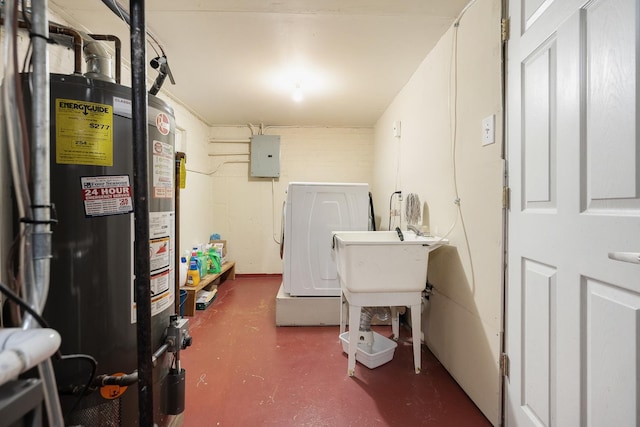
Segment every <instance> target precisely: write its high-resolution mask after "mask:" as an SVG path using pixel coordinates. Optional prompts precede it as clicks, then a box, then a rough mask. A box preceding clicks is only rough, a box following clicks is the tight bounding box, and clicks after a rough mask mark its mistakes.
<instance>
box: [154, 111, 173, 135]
mask: <svg viewBox="0 0 640 427" xmlns="http://www.w3.org/2000/svg"><path fill="white" fill-rule="evenodd" d="M156 128H158V132H160V133H161V134H162V135H168V134H169V131H170V130H171V124H170V123H169V116H167V115H166V114H165V113H160V114H158V115H157V116H156Z"/></svg>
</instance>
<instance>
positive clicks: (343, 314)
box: [340, 292, 348, 334]
mask: <svg viewBox="0 0 640 427" xmlns="http://www.w3.org/2000/svg"><path fill="white" fill-rule="evenodd" d="M347 305H348V304H347V299H346V298H345V297H344V293H343V292H340V333H341V334H342V333H343V332H344V331H346V330H347V328H346V326H347Z"/></svg>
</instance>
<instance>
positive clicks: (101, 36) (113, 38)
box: [89, 34, 122, 84]
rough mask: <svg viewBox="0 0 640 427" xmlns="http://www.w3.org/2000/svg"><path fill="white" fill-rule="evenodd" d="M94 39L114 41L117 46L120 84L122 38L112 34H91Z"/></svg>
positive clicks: (117, 70)
mask: <svg viewBox="0 0 640 427" xmlns="http://www.w3.org/2000/svg"><path fill="white" fill-rule="evenodd" d="M89 37H91V38H92V39H94V40H105V41H109V42H114V44H115V48H116V83H118V84H120V68H121V65H122V54H121V51H122V43H121V42H120V39H119V38H118V37H116V36H114V35H112V34H89Z"/></svg>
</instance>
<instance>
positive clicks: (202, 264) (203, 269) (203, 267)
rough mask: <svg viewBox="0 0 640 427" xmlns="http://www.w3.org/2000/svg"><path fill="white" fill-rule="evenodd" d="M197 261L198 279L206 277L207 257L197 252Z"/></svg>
mask: <svg viewBox="0 0 640 427" xmlns="http://www.w3.org/2000/svg"><path fill="white" fill-rule="evenodd" d="M197 256H198V260H200V277H201V278H202V277H204V276H206V275H207V270H208V268H209V266H208V264H207V257H206V256H205V255H204V254H203V253H202V251H200V250H199V251H197Z"/></svg>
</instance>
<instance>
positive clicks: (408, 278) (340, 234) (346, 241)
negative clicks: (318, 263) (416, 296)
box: [333, 231, 448, 293]
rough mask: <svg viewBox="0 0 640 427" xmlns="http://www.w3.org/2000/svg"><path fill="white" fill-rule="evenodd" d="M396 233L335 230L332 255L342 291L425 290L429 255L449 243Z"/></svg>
mask: <svg viewBox="0 0 640 427" xmlns="http://www.w3.org/2000/svg"><path fill="white" fill-rule="evenodd" d="M403 237H404V240H403V241H401V240H400V236H399V235H398V233H397V232H396V231H336V232H334V233H333V253H334V255H335V258H336V265H337V269H338V278H339V279H340V286H341V287H342V289H344V290H347V291H349V292H351V293H360V292H378V293H379V292H393V293H396V292H416V291H422V290H423V289H424V288H425V285H426V280H427V264H428V261H429V252H431V251H433V250H435V249H437V248H439V247H440V246H442V245H445V244H447V243H448V241H447V240H445V239H441V238H439V237H434V236H418V235H416V234H415V233H414V232H412V231H404V232H403Z"/></svg>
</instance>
